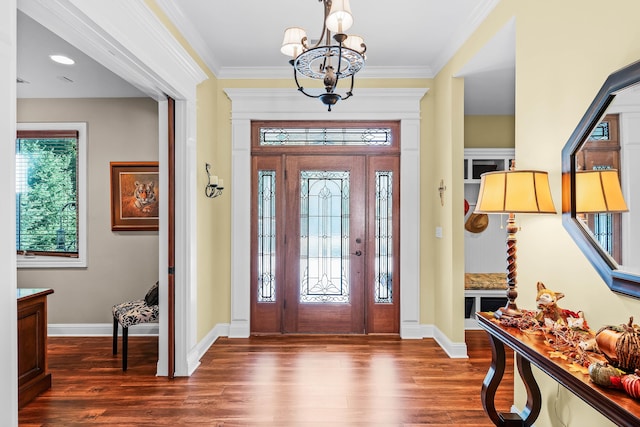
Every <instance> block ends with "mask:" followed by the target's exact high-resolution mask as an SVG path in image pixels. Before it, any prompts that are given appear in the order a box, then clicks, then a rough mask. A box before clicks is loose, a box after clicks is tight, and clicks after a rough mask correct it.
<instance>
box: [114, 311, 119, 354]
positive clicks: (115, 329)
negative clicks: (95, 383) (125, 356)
mask: <svg viewBox="0 0 640 427" xmlns="http://www.w3.org/2000/svg"><path fill="white" fill-rule="evenodd" d="M113 354H114V355H116V354H118V319H116V318H115V317H114V318H113Z"/></svg>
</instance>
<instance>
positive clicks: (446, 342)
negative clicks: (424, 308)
mask: <svg viewBox="0 0 640 427" xmlns="http://www.w3.org/2000/svg"><path fill="white" fill-rule="evenodd" d="M422 337H423V338H433V339H434V340H435V341H436V342H437V343H438V345H439V346H440V347H441V348H442V349H443V350H444V352H445V353H447V355H448V356H449V357H450V358H452V359H467V358H468V357H469V356H468V355H467V344H466V343H465V342H453V341H451V340H450V339H449V337H448V336H446V335H445V334H444V333H443V332H442V331H441V330H440V329H438V328H437V327H436V326H435V325H422Z"/></svg>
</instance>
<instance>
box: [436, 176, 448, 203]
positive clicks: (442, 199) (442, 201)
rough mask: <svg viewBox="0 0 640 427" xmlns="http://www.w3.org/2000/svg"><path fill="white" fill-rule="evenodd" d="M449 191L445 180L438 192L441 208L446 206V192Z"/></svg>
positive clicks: (442, 181)
mask: <svg viewBox="0 0 640 427" xmlns="http://www.w3.org/2000/svg"><path fill="white" fill-rule="evenodd" d="M445 191H447V186H446V185H444V179H441V180H440V187H438V192H439V193H440V206H444V192H445Z"/></svg>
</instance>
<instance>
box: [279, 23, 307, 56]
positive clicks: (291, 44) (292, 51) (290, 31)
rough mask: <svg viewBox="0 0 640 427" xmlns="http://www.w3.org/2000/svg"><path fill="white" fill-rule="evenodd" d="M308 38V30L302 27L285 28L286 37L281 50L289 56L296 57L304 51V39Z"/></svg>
mask: <svg viewBox="0 0 640 427" xmlns="http://www.w3.org/2000/svg"><path fill="white" fill-rule="evenodd" d="M305 38H307V32H306V31H305V30H304V29H302V28H300V27H289V28H287V29H286V30H284V39H283V40H282V47H280V52H282V53H284V54H285V55H287V56H291V57H292V58H294V59H295V58H296V57H297V56H298V55H300V54H301V53H302V49H303V46H302V40H303V39H305Z"/></svg>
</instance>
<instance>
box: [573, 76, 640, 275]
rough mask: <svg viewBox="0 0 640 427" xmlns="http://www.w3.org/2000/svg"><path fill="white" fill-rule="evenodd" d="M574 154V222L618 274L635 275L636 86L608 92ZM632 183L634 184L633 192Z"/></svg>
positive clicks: (639, 169) (639, 175)
mask: <svg viewBox="0 0 640 427" xmlns="http://www.w3.org/2000/svg"><path fill="white" fill-rule="evenodd" d="M613 94H614V95H615V96H614V97H613V100H612V102H611V103H610V104H609V106H608V108H607V109H606V112H605V114H604V116H603V117H602V118H601V119H600V120H599V122H598V124H597V125H596V126H595V127H594V128H593V129H591V131H590V133H589V137H588V138H587V139H586V140H585V141H584V142H583V143H582V144H581V146H580V147H579V149H578V150H577V151H576V152H575V157H574V159H575V171H576V177H575V186H576V188H575V191H576V193H575V197H576V200H575V203H576V209H575V212H576V213H575V218H576V220H577V221H578V223H579V224H580V225H581V226H582V227H584V229H585V231H586V232H587V234H588V235H589V236H590V238H591V239H592V240H593V241H594V243H596V244H597V245H599V246H600V248H601V249H602V252H603V253H604V254H605V255H606V256H608V257H609V261H610V263H611V264H612V265H614V266H615V267H616V268H617V269H618V270H621V271H624V272H629V273H634V274H638V273H640V221H639V220H640V207H638V206H636V208H635V210H634V209H633V204H634V203H633V202H634V200H635V199H637V198H638V197H640V196H638V194H639V193H640V163H639V162H638V161H639V160H640V85H635V86H631V87H627V88H624V89H622V90H620V91H617V92H615V93H613ZM634 183H636V185H635V188H634V185H633V184H634Z"/></svg>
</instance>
